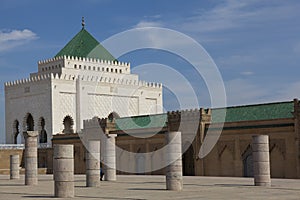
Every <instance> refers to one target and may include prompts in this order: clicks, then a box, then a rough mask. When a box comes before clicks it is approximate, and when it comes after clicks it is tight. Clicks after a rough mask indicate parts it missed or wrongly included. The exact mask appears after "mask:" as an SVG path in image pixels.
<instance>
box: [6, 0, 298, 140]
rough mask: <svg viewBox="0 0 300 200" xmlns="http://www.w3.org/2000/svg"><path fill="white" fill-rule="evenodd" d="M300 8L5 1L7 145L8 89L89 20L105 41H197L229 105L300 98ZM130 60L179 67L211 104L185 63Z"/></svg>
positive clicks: (260, 1) (254, 0)
mask: <svg viewBox="0 0 300 200" xmlns="http://www.w3.org/2000/svg"><path fill="white" fill-rule="evenodd" d="M299 10H300V2H299V1H297V0H295V1H289V0H287V1H277V0H272V1H271V0H268V1H265V0H249V1H235V0H224V1H217V0H210V1H197V0H195V1H177V0H174V1H153V0H151V1H150V0H149V1H147V0H145V1H139V0H136V1H112V0H103V1H101V0H99V1H97V0H84V1H79V0H78V1H76V0H74V1H56V0H52V1H37V0H24V1H18V0H0V135H1V137H0V143H1V142H3V138H4V137H3V135H4V88H3V84H4V83H5V82H6V81H10V80H15V79H19V78H25V77H27V76H28V75H29V73H31V72H35V71H36V70H37V61H38V60H43V59H47V58H51V57H53V56H54V55H55V54H56V53H57V52H58V51H59V50H60V49H61V48H62V47H63V46H64V45H65V44H66V43H67V42H68V41H69V40H70V39H71V38H72V37H73V36H74V35H75V34H76V33H77V32H78V31H79V30H80V29H81V17H82V16H85V18H86V29H87V30H88V31H89V32H90V33H91V34H92V35H93V36H94V37H95V38H97V39H98V40H99V41H103V40H105V39H106V38H108V37H110V36H112V35H114V34H117V33H119V32H122V31H125V30H127V29H131V28H135V27H145V26H158V27H165V28H170V29H174V30H176V31H180V32H182V33H184V34H186V35H188V36H190V37H192V38H193V39H195V40H196V41H198V42H199V43H200V44H201V45H202V46H203V47H204V48H205V49H206V50H207V52H208V53H209V54H210V56H211V57H212V58H213V60H214V61H215V63H216V64H217V66H218V68H219V70H220V72H221V74H222V77H223V80H224V84H225V87H226V93H227V100H228V105H242V104H252V103H263V102H273V101H285V100H292V99H293V98H296V97H298V98H299V97H300V76H299V75H300V12H299ZM159 55H163V56H159ZM122 60H124V61H129V62H131V64H132V66H133V67H134V66H136V65H140V64H143V63H149V62H162V63H163V64H168V65H170V66H173V67H174V68H176V69H177V70H179V71H181V73H183V74H184V75H185V76H187V77H190V80H191V82H193V83H192V85H193V86H194V88H195V90H196V93H197V95H198V96H199V105H200V106H207V105H209V103H208V102H209V98H208V97H207V96H208V95H207V91H206V89H205V84H203V82H201V80H200V79H201V78H199V77H198V78H197V77H194V78H193V72H192V70H189V69H188V67H185V66H187V65H188V64H187V63H185V62H184V61H182V60H178V59H174V57H173V56H172V55H170V54H168V53H165V52H160V51H151V50H145V51H141V52H134V53H130V54H128V55H125V56H123V57H122ZM198 79H199V81H198ZM167 96H168V97H170V95H167ZM166 98H167V97H166ZM170 99H171V98H170ZM170 101H171V100H170ZM166 107H167V109H173V108H175V107H176V106H175V107H174V106H173V107H172V105H171V106H169V107H168V106H166Z"/></svg>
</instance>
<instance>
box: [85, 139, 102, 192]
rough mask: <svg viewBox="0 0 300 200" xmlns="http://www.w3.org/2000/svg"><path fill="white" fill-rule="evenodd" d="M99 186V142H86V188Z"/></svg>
mask: <svg viewBox="0 0 300 200" xmlns="http://www.w3.org/2000/svg"><path fill="white" fill-rule="evenodd" d="M99 185H100V141H95V140H94V141H88V142H87V147H86V186H87V187H98V186H99Z"/></svg>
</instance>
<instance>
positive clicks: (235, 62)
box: [217, 55, 255, 68]
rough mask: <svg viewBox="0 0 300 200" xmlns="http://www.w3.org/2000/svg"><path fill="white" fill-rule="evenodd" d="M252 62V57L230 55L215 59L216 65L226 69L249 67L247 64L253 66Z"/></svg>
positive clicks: (253, 60) (253, 58)
mask: <svg viewBox="0 0 300 200" xmlns="http://www.w3.org/2000/svg"><path fill="white" fill-rule="evenodd" d="M254 62H255V57H254V56H252V55H232V56H227V57H221V58H218V59H217V64H218V65H220V66H222V67H226V68H234V67H237V66H238V67H242V66H244V65H249V63H251V64H253V63H254Z"/></svg>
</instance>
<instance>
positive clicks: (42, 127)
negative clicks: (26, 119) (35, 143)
mask: <svg viewBox="0 0 300 200" xmlns="http://www.w3.org/2000/svg"><path fill="white" fill-rule="evenodd" d="M45 124H46V123H45V119H44V118H43V117H41V118H40V124H39V126H40V133H39V142H40V143H47V131H46V130H45Z"/></svg>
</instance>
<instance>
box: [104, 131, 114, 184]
mask: <svg viewBox="0 0 300 200" xmlns="http://www.w3.org/2000/svg"><path fill="white" fill-rule="evenodd" d="M116 137H117V135H116V134H108V135H107V136H106V137H103V139H104V145H105V146H104V152H103V153H104V155H103V159H104V165H105V170H104V180H105V181H115V180H117V175H116V145H115V143H116Z"/></svg>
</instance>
